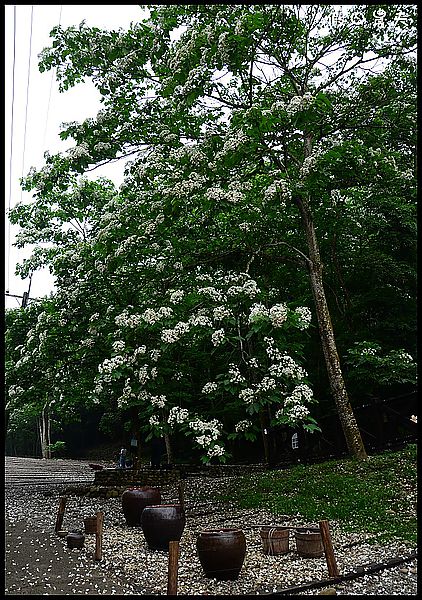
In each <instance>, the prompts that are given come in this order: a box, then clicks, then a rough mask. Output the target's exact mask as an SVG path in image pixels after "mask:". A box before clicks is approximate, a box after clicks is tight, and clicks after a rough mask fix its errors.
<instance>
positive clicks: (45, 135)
mask: <svg viewBox="0 0 422 600" xmlns="http://www.w3.org/2000/svg"><path fill="white" fill-rule="evenodd" d="M62 8H63V5H61V6H60V14H59V25H60V22H61V18H62ZM53 77H54V69H53V68H52V69H51V79H50V92H49V94H48V103H47V115H46V118H45V128H44V138H43V143H42V145H43V148H45V140H46V137H47V125H48V117H49V114H50V101H51V90H52V89H53Z"/></svg>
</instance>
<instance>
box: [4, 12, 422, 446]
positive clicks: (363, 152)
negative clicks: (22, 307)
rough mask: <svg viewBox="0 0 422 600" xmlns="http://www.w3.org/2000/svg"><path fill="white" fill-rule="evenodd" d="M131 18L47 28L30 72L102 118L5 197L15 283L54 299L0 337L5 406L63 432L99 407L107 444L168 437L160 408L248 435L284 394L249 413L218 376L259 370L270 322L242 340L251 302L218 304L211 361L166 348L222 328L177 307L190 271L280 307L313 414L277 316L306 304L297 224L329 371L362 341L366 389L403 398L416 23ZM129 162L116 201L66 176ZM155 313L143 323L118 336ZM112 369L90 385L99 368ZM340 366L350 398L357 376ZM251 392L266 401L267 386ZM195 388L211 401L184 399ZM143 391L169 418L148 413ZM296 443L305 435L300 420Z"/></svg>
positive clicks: (349, 17)
mask: <svg viewBox="0 0 422 600" xmlns="http://www.w3.org/2000/svg"><path fill="white" fill-rule="evenodd" d="M148 8H149V9H150V16H149V17H146V18H145V19H143V20H139V22H137V23H133V24H132V25H131V26H130V27H129V29H128V31H123V30H119V31H100V30H99V29H97V28H91V27H88V26H86V24H85V23H81V24H80V25H79V26H72V27H69V28H67V29H64V28H62V27H60V26H58V27H55V28H54V29H53V31H52V32H51V38H52V43H51V46H50V47H49V48H46V49H45V50H44V51H43V52H42V53H41V56H40V65H39V66H40V70H41V71H48V70H49V69H55V72H56V78H57V81H58V83H59V87H60V89H61V90H62V91H63V90H66V89H68V88H70V87H72V86H74V85H76V84H79V83H81V82H83V81H84V80H85V79H86V78H92V81H93V83H94V85H95V86H96V87H97V89H98V90H99V93H100V95H101V101H102V108H101V110H100V111H99V112H98V114H97V116H96V117H95V118H88V119H86V120H85V121H84V122H82V123H75V122H72V123H65V124H64V125H63V128H62V131H61V133H60V137H61V139H64V140H68V141H70V142H71V141H72V140H73V142H74V146H73V147H71V148H70V149H69V150H68V151H66V152H64V153H58V154H56V155H50V154H48V153H46V154H45V165H44V167H42V168H41V169H39V170H35V169H31V171H30V172H29V174H28V176H27V177H25V178H24V179H23V181H22V187H23V189H25V190H26V191H31V192H32V193H33V195H34V201H33V202H32V203H28V204H24V205H22V204H19V205H17V206H16V207H15V208H14V209H13V210H12V211H10V215H9V218H10V220H11V222H12V223H14V224H17V225H19V226H20V228H21V232H20V233H19V235H18V241H17V245H19V246H20V247H25V246H27V245H31V246H33V247H34V249H33V252H32V255H31V256H30V258H29V259H26V260H24V261H23V263H22V264H21V265H18V266H17V271H18V272H19V273H20V274H21V276H22V277H26V276H27V275H28V274H29V273H30V272H32V271H33V270H35V269H37V268H40V267H43V266H47V267H48V268H49V269H50V271H51V272H52V273H53V275H54V277H55V281H56V288H57V291H56V292H55V294H54V297H53V298H50V299H49V300H48V301H47V300H46V301H45V302H44V301H43V302H42V303H41V304H40V305H39V307H38V308H34V309H31V308H29V307H28V310H26V311H23V312H22V314H21V313H19V318H17V319H15V320H14V321H13V323H11V325H10V327H9V332H8V333H7V334H6V335H7V384H8V389H9V391H8V407H9V408H10V409H11V410H12V411H16V415H19V414H21V413H20V412H19V411H21V409H22V407H23V406H27V405H28V406H31V407H33V409H34V411H35V413H37V411H38V412H39V411H40V410H42V408H43V407H44V406H45V405H46V402H47V404H48V406H49V408H50V409H51V410H53V411H54V410H56V409H55V408H54V407H58V406H60V410H59V411H57V410H56V412H60V419H69V420H71V419H77V418H78V415H79V412H80V409H81V407H85V406H89V405H90V404H91V403H92V402H95V403H100V405H101V407H102V408H103V410H104V419H103V426H104V427H108V428H110V427H112V424H113V419H114V418H115V419H116V421H117V422H118V423H120V422H122V423H123V424H124V423H125V422H126V423H129V422H130V421H131V420H132V419H134V420H135V421H136V419H137V418H139V417H141V422H142V423H143V426H144V427H146V430H145V433H146V435H148V434H149V433H151V435H152V434H154V435H156V434H159V433H160V432H165V433H168V432H169V428H168V422H167V418H168V413H167V412H166V411H168V410H171V408H176V407H188V408H189V409H190V410H191V409H192V408H193V407H195V413H197V414H198V415H202V416H203V418H204V419H205V420H211V421H212V418H213V417H214V416H215V415H217V416H218V417H219V418H220V419H221V421H222V423H223V425H224V427H223V428H222V429H221V431H222V430H223V429H224V431H225V432H229V433H228V435H237V434H239V435H243V436H244V437H245V438H246V439H252V438H253V437H254V436H255V435H256V431H255V430H254V427H255V423H252V426H251V427H249V425H248V426H247V427H246V429H245V430H244V431H238V432H236V434H235V433H234V432H233V428H234V427H235V426H236V421H237V420H238V419H243V420H244V421H245V420H247V419H244V418H243V417H245V416H246V417H247V418H248V419H249V418H250V420H251V422H252V421H255V420H256V416H257V415H258V413H259V411H260V410H261V409H262V408H263V406H264V405H268V406H270V407H271V408H273V409H274V411H273V413H275V412H276V410H277V408H278V407H277V403H281V404H282V402H281V400H282V395H283V394H284V393H287V392H289V390H288V389H285V388H284V387H282V386H280V389H278V390H277V391H274V390H272V391H271V393H267V395H266V396H265V398H264V396H263V397H261V398H260V399H258V400H256V401H254V402H251V403H249V404H248V405H247V410H246V411H245V405H244V404H242V403H241V402H240V401H239V397H238V394H239V392H240V390H239V388H238V387H236V385H234V384H233V382H232V381H230V378H229V377H227V374H228V365H229V364H231V363H234V364H237V365H238V366H240V365H241V366H242V368H243V367H245V369H246V358H247V359H250V358H253V357H255V358H257V359H258V360H261V361H262V359H263V357H265V359H266V360H267V359H268V357H267V356H265V345H264V344H263V341H264V339H265V337H268V336H270V335H272V331H271V323H270V321H269V320H268V318H266V317H265V315H264V316H257V317H256V318H255V320H253V321H252V322H250V323H246V320H247V317H248V314H249V311H250V309H251V306H250V303H249V305H248V304H245V302H243V301H242V300H241V299H239V298H238V297H234V298H233V303H232V304H233V305H230V309H231V310H232V311H233V316H232V317H231V318H227V321H225V322H224V344H223V345H222V346H221V347H220V346H218V347H217V346H215V347H214V345H213V343H212V341H211V336H212V335H213V334H214V333H215V332H216V331H218V329H222V328H223V327H222V324H221V323H218V322H214V321H213V322H212V326H205V327H202V326H195V328H192V330H190V331H189V333H188V334H187V335H186V340H185V341H183V342H182V343H181V344H179V345H178V346H172V344H171V343H170V344H169V343H167V344H165V343H163V340H162V339H161V337H160V336H161V334H162V333H163V326H164V325H165V327H166V328H167V329H170V330H174V329H175V328H176V327H177V325H178V323H186V322H187V321H188V319H189V318H190V317H191V316H192V315H194V314H196V313H199V311H201V310H204V311H209V314H211V313H210V311H212V310H213V309H215V308H217V307H218V306H217V305H216V304H215V303H214V304H212V303H210V302H208V301H207V299H206V298H204V297H203V296H201V295H200V294H198V293H196V292H195V293H194V292H193V291H192V287H193V285H194V283H195V277H196V276H197V274H198V268H201V269H203V271H202V272H203V273H205V272H206V274H207V276H208V277H209V278H210V279H209V281H208V283H209V287H212V286H213V285H214V283H215V280H218V277H219V273H221V272H223V273H230V272H236V273H238V274H241V273H247V274H248V276H250V277H251V279H252V280H254V281H256V282H257V283H258V285H259V287H260V289H261V290H262V294H263V296H262V298H259V300H262V301H263V302H264V304H265V307H266V308H267V309H269V308H270V307H271V306H272V305H274V304H275V303H284V304H286V306H288V308H289V311H290V312H289V318H288V319H287V321H286V322H285V324H284V326H283V328H282V329H280V330H279V331H277V340H276V342H277V345H278V347H279V348H280V351H281V350H283V352H288V353H289V355H291V356H292V357H294V358H295V360H297V361H298V362H299V361H300V362H301V363H305V358H306V359H307V360H306V366H307V370H308V373H309V381H310V382H314V381H315V382H316V385H317V387H319V388H320V392H321V391H322V392H323V393H322V394H321V393H317V394H316V396H320V395H322V396H323V395H325V394H324V392H325V390H324V388H325V387H326V386H327V382H326V376H325V374H324V375H321V373H322V372H323V370H322V369H321V363H322V361H323V360H324V358H323V357H322V355H321V349H320V344H319V339H318V335H321V331H320V332H318V331H317V329H316V327H315V328H309V330H307V331H303V332H298V331H296V330H297V328H298V326H299V325H300V323H299V321H298V318H299V317H298V316H297V315H296V316H295V313H294V308H295V307H300V306H309V305H310V304H311V302H312V301H313V299H312V293H311V290H310V288H309V279H308V275H309V272H308V267H309V265H310V264H313V266H315V264H314V263H315V260H316V259H314V258H313V255H312V253H310V248H309V239H310V235H309V233H310V231H311V230H310V229H309V226H310V225H311V224H312V226H313V227H314V229H313V230H314V231H315V232H316V233H317V237H318V243H319V247H320V254H321V260H322V263H323V266H324V271H323V272H324V278H325V279H324V284H325V286H326V288H327V295H328V301H329V305H330V313H331V315H330V316H331V320H332V322H333V325H334V329H335V331H336V335H337V339H338V340H339V347H340V355H344V354H345V353H346V352H347V349H350V348H352V347H353V344H354V343H355V342H356V341H361V340H377V343H378V342H379V343H380V345H381V347H382V356H383V357H384V358H383V360H384V362H383V363H381V362H378V363H377V364H376V365H375V364H374V366H376V369H375V371H374V372H376V373H377V377H379V378H381V380H382V382H383V383H385V384H388V385H389V384H390V383H391V382H393V380H394V381H395V382H402V383H406V382H409V381H411V380H412V376H411V373H410V371H409V372H405V370H404V366H403V365H401V366H400V365H399V367H398V368H399V370H400V372H396V373H393V374H390V375H388V373H387V372H388V367H389V366H391V367H393V363H394V364H398V362H400V358H399V354H398V353H399V352H400V351H398V350H397V348H404V349H405V352H408V353H411V354H412V355H413V354H415V352H414V346H415V335H414V329H415V281H416V275H415V274H416V267H415V263H416V247H415V246H416V243H415V242H416V208H415V207H416V194H415V162H414V158H415V154H416V150H415V149H416V132H415V126H414V123H415V121H416V64H415V57H414V50H415V44H416V7H415V6H410V5H405V6H385V7H384V8H385V13H384V16H383V23H380V20H379V18H377V13H376V12H375V10H374V7H370V6H353V7H342V8H341V10H343V8H344V9H345V10H344V11H343V13H342V15H339V14H338V11H339V10H340V9H338V7H335V6H331V5H310V6H299V5H298V6H294V5H262V6H259V5H250V6H249V5H224V4H223V5H221V4H215V5H206V6H200V5H163V6H155V5H154V6H149V7H148ZM340 17H341V18H340ZM177 27H182V29H181V30H179V34H180V35H178V36H174V35H173V33H174V29H175V28H177ZM333 47H334V48H336V49H337V50H336V52H337V54H338V56H337V59H336V61H335V62H332V61H331V52H332V48H333ZM369 52H370V53H371V57H373V60H372V59H370V58H369V57H368V53H369ZM327 61H328V62H327ZM264 63H268V64H271V65H272V68H271V70H268V69H266V67H265V68H263V64H264ZM325 64H326V66H324V65H325ZM327 65H328V66H327ZM267 71H268V72H267ZM128 157H130V160H127V162H126V166H125V179H124V182H123V184H122V186H121V187H120V188H119V189H118V190H117V189H116V188H115V186H114V185H113V184H112V183H111V182H109V181H107V180H105V179H98V180H97V181H94V182H93V181H89V180H87V179H86V177H84V173H86V172H87V171H88V169H89V170H90V171H91V170H92V169H94V168H95V166H97V165H99V164H106V163H107V162H108V161H113V160H116V159H122V160H126V159H127V158H128ZM305 209H306V210H305ZM304 227H305V229H306V227H308V229H306V235H304V231H305V230H304ZM310 257H311V258H312V261H314V262H312V261H311V263H310V262H309V261H310ZM317 262H318V261H317ZM205 285H208V284H204V286H205ZM173 291H182V292H185V294H186V295H185V297H184V300H183V301H182V302H181V304H180V305H177V304H176V305H175V306H173V305H172V303H171V302H170V294H171V293H172V292H173ZM225 303H226V299H224V301H223V300H222V301H221V305H225ZM229 304H230V303H229ZM170 305H171V307H172V308H174V309H175V310H174V312H173V314H172V315H170V316H166V319H165V320H163V321H162V322H161V324H160V323H158V322H157V323H149V324H147V323H145V322H142V319H141V322H138V323H136V324H135V325H134V326H133V327H132V326H130V327H126V326H121V325H119V324H118V323H116V319H119V317H121V316H122V315H127V316H128V317H131V318H134V319H135V321H136V319H137V318H138V317H139V315H141V314H144V311H146V310H147V309H153V310H159V309H160V308H163V307H165V308H168V307H169V306H170ZM208 316H209V315H208ZM38 318H40V322H38V321H37V322H36V323H35V322H33V321H34V319H35V320H37V319H38ZM27 321H28V322H27ZM22 340H24V342H22ZM116 342H117V343H122V342H123V343H124V347H125V350H124V352H122V353H120V351H117V350H116V348H115V346H113V345H114V344H115V343H116ZM19 346H21V348H19ZM144 346H145V348H146V349H148V352H150V351H152V350H159V351H161V353H162V354H161V358H160V359H159V364H157V373H156V372H155V371H152V369H153V368H154V365H153V364H152V363H151V360H150V357H148V359H147V358H146V355H145V363H142V360H143V358H142V357H143V356H144V355H142V353H140V354H139V352H138V355H136V356H137V358H134V353H135V351H136V350H138V351H139V350H140V349H141V348H143V347H144ZM394 352H396V355H394ZM255 354H256V356H255ZM123 355H124V360H122V359H121V358H119V356H123ZM349 358H351V360H352V361H355V363H356V361H358V357H357V355H356V354H354V355H352V354H350V355H349ZM107 361H112V362H111V363H110V362H107ZM113 361H114V362H113ZM130 361H132V362H130ZM394 361H395V362H394ZM116 362H118V363H119V364H115V363H116ZM110 364H112V365H113V364H114V365H115V368H113V369H110V372H108V373H106V377H105V381H99V378H98V373H99V371H98V369H99V367H101V366H104V365H106V366H107V365H108V366H110ZM350 364H351V363H350ZM145 365H147V366H145ZM266 366H268V364H267V365H266ZM354 366H357V368H356V369H355V368H353V369H351V370H350V374H351V376H352V378H353V377H360V379H356V383H357V390H358V391H362V387H365V386H366V382H365V381H364V378H363V377H364V375H365V369H367V367H368V365H367V366H365V365H364V364H363V363H362V364H361V363H359V364H355V365H354ZM144 367H145V368H146V369H147V371H146V373H147V374H148V377H149V379H148V380H145V381H147V385H146V386H145V385H144V384H145V381H144V380H143V379H142V378H143V377H144V376H143V375H142V373H143V371H142V369H143V368H144ZM158 367H159V368H158ZM180 373H181V374H182V376H183V377H182V379H180V380H178V379H177V378H175V375H176V374H180ZM152 374H154V376H152ZM255 375H256V377H257V378H258V381H259V380H261V381H262V377H263V375H264V371H263V370H261V371H259V372H258V373H255ZM247 376H248V378H249V379H248V384H250V386H252V387H251V388H250V389H253V386H254V385H257V383H258V381H255V380H254V379H253V372H252V370H249V371H247ZM259 378H261V379H259ZM207 381H208V382H213V381H216V382H218V383H219V386H220V387H221V390H220V392H221V391H224V394H223V393H219V394H215V395H214V396H212V395H210V396H209V397H208V396H206V395H204V394H202V393H201V390H202V388H203V385H204V382H207ZM21 383H23V385H21ZM290 383H291V382H290ZM374 383H375V382H374ZM103 384H104V385H103ZM283 385H284V383H283ZM12 386H15V387H12ZM19 388H20V389H19ZM10 389H11V390H12V393H10ZM16 392H18V393H16ZM143 392H148V394H151V395H152V397H154V398H158V399H160V397H161V396H165V397H166V398H167V399H169V401H168V404H167V405H166V409H165V410H164V409H163V411H164V412H161V413H160V412H159V411H158V410H157V406H156V405H154V404H151V402H150V396H148V397H145V396H143V395H142V393H143ZM11 396H12V397H11ZM148 398H149V400H148ZM285 400H286V398H285V397H284V401H285ZM154 402H157V400H154ZM158 402H161V401H160V400H158ZM160 410H161V409H160ZM245 412H246V415H245V414H244V413H245ZM57 416H58V415H57ZM153 416H155V417H157V418H158V417H159V420H158V424H157V423H155V421H154V420H153V422H152V423H150V419H151V418H152V417H153ZM272 416H273V417H274V414H273V415H272ZM16 418H17V417H16ZM285 418H286V417H285V416H284V417H283V416H282V417H278V419H279V420H278V422H283V419H285ZM280 419H281V420H280ZM207 422H208V421H207ZM304 424H305V426H306V427H307V429H308V430H309V431H311V430H313V429H315V428H316V427H317V425H316V423H315V422H314V421H313V420H312V418H309V419H308V420H306V421H305V422H304ZM214 442H215V440H214Z"/></svg>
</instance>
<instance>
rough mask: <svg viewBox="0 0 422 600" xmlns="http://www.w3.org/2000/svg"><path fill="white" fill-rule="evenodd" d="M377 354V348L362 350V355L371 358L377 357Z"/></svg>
mask: <svg viewBox="0 0 422 600" xmlns="http://www.w3.org/2000/svg"><path fill="white" fill-rule="evenodd" d="M377 352H378V351H377V349H376V348H362V354H367V355H369V356H375V355H376V354H377Z"/></svg>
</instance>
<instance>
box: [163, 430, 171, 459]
mask: <svg viewBox="0 0 422 600" xmlns="http://www.w3.org/2000/svg"><path fill="white" fill-rule="evenodd" d="M164 442H165V444H166V452H167V462H168V464H172V463H173V448H172V445H171V439H170V436H169V434H168V433H165V434H164Z"/></svg>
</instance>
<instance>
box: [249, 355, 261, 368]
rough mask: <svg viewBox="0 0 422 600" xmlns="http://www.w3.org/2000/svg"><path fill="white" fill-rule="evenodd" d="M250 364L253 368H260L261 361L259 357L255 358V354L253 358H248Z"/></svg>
mask: <svg viewBox="0 0 422 600" xmlns="http://www.w3.org/2000/svg"><path fill="white" fill-rule="evenodd" d="M248 365H249V366H250V367H252V369H258V368H259V362H258V359H257V358H255V356H253V357H252V358H250V359H249V360H248Z"/></svg>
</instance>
